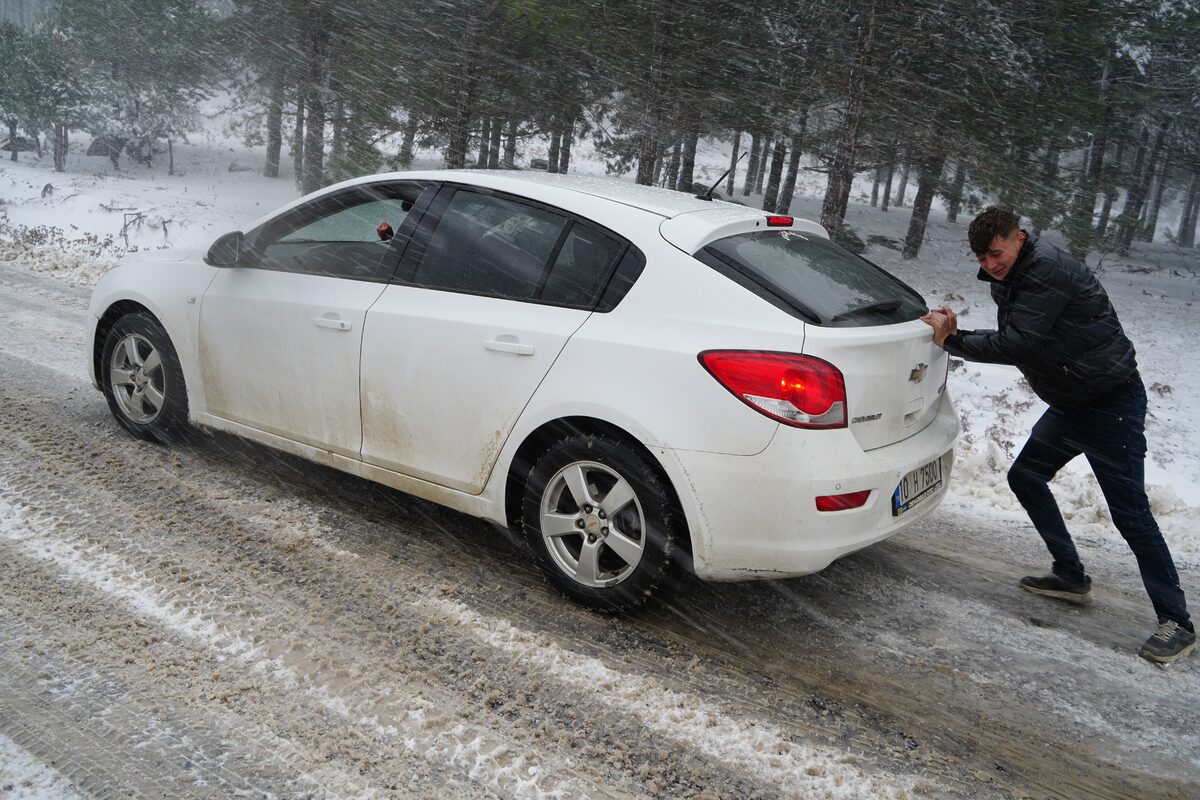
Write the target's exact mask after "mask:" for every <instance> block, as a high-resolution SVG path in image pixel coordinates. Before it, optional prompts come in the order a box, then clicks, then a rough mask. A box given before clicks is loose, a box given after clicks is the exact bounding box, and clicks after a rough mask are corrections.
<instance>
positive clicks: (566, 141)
mask: <svg viewBox="0 0 1200 800" xmlns="http://www.w3.org/2000/svg"><path fill="white" fill-rule="evenodd" d="M574 142H575V118H574V117H572V118H571V119H569V120H568V121H567V123H566V124H565V126H564V127H563V131H562V144H560V145H559V147H558V171H559V172H560V173H562V174H563V175H566V174H567V169H568V168H569V167H570V166H571V145H572V144H574Z"/></svg>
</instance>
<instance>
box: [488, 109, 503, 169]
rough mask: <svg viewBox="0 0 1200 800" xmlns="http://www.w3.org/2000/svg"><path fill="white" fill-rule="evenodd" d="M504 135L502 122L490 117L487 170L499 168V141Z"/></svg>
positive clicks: (498, 118)
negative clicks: (490, 129) (490, 128)
mask: <svg viewBox="0 0 1200 800" xmlns="http://www.w3.org/2000/svg"><path fill="white" fill-rule="evenodd" d="M503 133H504V120H503V119H501V118H500V117H492V136H491V139H490V140H489V141H488V160H487V166H488V169H499V168H500V139H501V137H502V135H503Z"/></svg>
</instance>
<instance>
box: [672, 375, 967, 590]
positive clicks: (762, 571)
mask: <svg viewBox="0 0 1200 800" xmlns="http://www.w3.org/2000/svg"><path fill="white" fill-rule="evenodd" d="M958 433H959V421H958V415H957V414H956V412H955V410H954V406H953V404H952V403H951V402H950V399H949V396H948V395H944V396H943V398H942V400H941V403H940V407H939V409H938V412H937V415H936V416H935V417H934V419H933V421H932V422H931V423H930V424H929V425H927V426H926V427H925V428H924V429H923V430H922V431H921V432H920V433H917V434H916V435H914V436H911V437H909V438H908V439H905V440H903V441H900V442H897V443H895V444H891V445H887V446H886V447H880V448H876V449H873V450H870V451H866V452H864V451H863V450H862V449H861V448H860V447H859V446H858V444H857V442H856V441H855V439H854V436H853V435H852V434H851V433H850V432H849V431H848V430H845V429H841V430H832V431H803V430H797V429H794V428H787V427H782V426H781V427H780V429H779V431H778V432H777V433H776V435H775V437H774V439H772V441H771V444H770V445H769V446H768V447H767V448H766V449H765V450H763V451H762V452H761V453H758V454H757V455H753V456H729V455H720V454H716V453H701V452H695V451H680V450H677V451H674V453H673V455H674V456H675V457H676V459H677V463H678V464H679V465H680V467H681V468H682V470H683V472H684V473H685V476H686V481H687V484H686V485H687V487H688V489H689V490H690V492H689V494H690V495H691V502H692V508H691V509H690V510H689V511H690V512H691V513H689V514H688V518H689V522H690V523H691V524H692V539H693V551H694V564H695V570H696V574H697V575H699V576H700V577H701V578H705V579H707V580H745V579H753V578H779V577H788V576H794V575H806V574H809V573H812V572H817V571H819V570H821V569H824V568H825V567H826V566H828V565H829V564H830V563H831V562H832V561H833V560H834V559H837V558H840V557H841V556H844V555H847V554H848V553H852V552H854V551H855V550H860V549H862V548H864V547H866V546H868V545H871V544H874V543H875V542H878V541H882V540H883V539H886V538H888V537H889V536H893V535H895V534H896V533H899V532H900V531H901V530H903V529H904V528H906V527H908V526H909V525H912V524H913V523H916V522H919V521H920V520H922V519H923V518H925V517H927V516H928V515H929V514H930V512H932V511H933V509H934V508H935V507H937V505H938V504H939V503H940V502H941V499H942V498H943V497H944V496H945V494H946V490H947V488H948V487H949V484H950V472H951V468H952V466H953V461H954V442H955V440H956V439H957V437H958ZM936 458H941V460H942V474H943V481H942V486H941V487H940V488H939V489H938V490H936V491H935V492H934V493H933V494H931V495H930V496H929V497H928V498H927V499H925V500H924V501H923V502H921V503H920V504H919V505H917V506H915V507H914V508H912V509H910V510H909V511H907V512H905V513H903V514H902V515H901V516H899V517H895V516H893V515H892V504H891V498H892V493H893V491H894V490H895V488H896V485H897V483H899V481H900V479H901V478H902V477H903V476H904V475H905V474H906V473H907V472H909V471H910V470H913V469H915V468H917V467H919V466H921V465H923V464H926V463H929V462H930V461H933V460H934V459H936ZM867 489H869V490H871V494H870V496H869V497H868V499H867V502H866V504H865V505H864V506H862V507H860V508H854V509H847V510H843V511H832V512H821V511H817V508H816V497H818V496H820V495H833V494H845V493H849V492H856V491H862V490H867ZM680 494H681V495H684V494H685V493H684V492H680ZM681 499H683V500H684V502H685V503H686V502H687V500H686V499H684V498H682V497H681Z"/></svg>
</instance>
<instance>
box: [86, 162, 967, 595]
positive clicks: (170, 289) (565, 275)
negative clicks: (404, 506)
mask: <svg viewBox="0 0 1200 800" xmlns="http://www.w3.org/2000/svg"><path fill="white" fill-rule="evenodd" d="M925 311H926V306H925V303H924V301H923V300H922V298H921V296H920V295H919V294H917V293H916V292H915V291H913V290H912V289H910V288H909V287H908V286H906V285H905V284H904V283H902V282H901V281H899V280H898V279H896V278H895V277H893V276H891V275H889V274H888V273H886V272H885V271H883V270H881V269H879V268H878V267H876V266H874V265H873V264H871V263H870V262H868V261H866V260H864V259H862V258H860V257H858V256H856V255H853V254H851V253H849V252H847V251H846V250H843V249H842V248H840V247H839V246H837V245H836V244H834V243H832V242H831V241H830V240H829V237H828V235H827V234H826V232H825V230H824V229H822V228H821V227H820V226H819V225H816V224H814V223H811V222H806V221H804V220H800V219H794V218H792V217H788V216H773V215H768V214H766V213H764V212H761V211H755V210H752V209H749V208H745V207H742V206H739V205H735V204H731V203H725V202H722V201H719V200H716V201H714V200H710V199H705V198H704V197H693V196H690V195H687V194H681V193H677V192H672V191H667V190H662V189H654V188H649V187H644V186H637V185H630V184H627V183H623V182H619V181H615V180H608V179H598V178H583V177H568V176H563V175H547V174H534V173H523V172H482V171H475V170H471V171H459V172H449V171H430V172H407V173H392V174H387V175H374V176H370V177H365V178H358V179H355V180H351V181H347V182H345V183H341V184H338V185H336V186H331V187H329V188H327V189H324V190H321V191H319V192H317V193H315V194H312V195H309V196H307V197H303V198H301V199H299V200H297V201H296V202H294V203H292V204H291V205H289V206H286V207H285V208H283V209H281V210H279V211H277V212H275V213H273V214H271V215H269V216H267V217H266V218H264V219H262V220H260V221H258V222H257V223H256V224H255V225H253V226H252V227H251V228H250V229H249V230H248V231H247V232H246V233H242V232H234V233H230V234H226V235H225V236H222V237H221V238H220V239H218V240H217V241H216V242H215V243H214V244H213V246H212V247H211V248H210V249H209V250H208V252H207V254H206V255H204V256H203V257H201V256H200V254H196V255H194V256H189V255H183V256H182V257H180V256H178V255H176V256H174V257H168V258H162V259H159V260H156V261H131V262H128V263H124V264H122V265H120V266H118V267H116V268H114V269H112V270H111V271H109V272H108V273H107V274H106V275H105V276H104V277H103V278H102V279H101V280H100V282H99V283H98V285H97V286H96V289H95V292H94V293H93V296H92V301H91V341H90V350H89V359H88V361H89V365H90V369H91V373H92V376H93V381H94V383H95V385H96V387H97V388H99V389H100V390H102V391H103V392H104V394H105V397H106V398H107V401H108V405H109V408H110V409H111V411H112V413H113V416H114V417H115V418H116V420H117V421H118V422H119V423H120V424H121V425H122V426H124V427H125V428H126V429H127V430H128V431H129V432H130V433H132V434H133V435H135V436H138V437H141V438H144V439H150V440H157V441H168V440H170V439H171V438H172V436H173V435H175V434H178V433H179V432H181V431H182V430H183V429H185V428H186V427H187V426H189V425H194V426H199V427H202V428H208V429H216V430H222V431H228V432H231V433H234V434H236V435H238V436H242V437H245V438H247V439H252V440H255V441H257V442H261V443H263V444H266V445H268V446H270V447H274V448H278V449H280V450H283V451H287V452H289V453H293V454H295V455H298V456H300V457H302V458H306V459H310V460H312V461H316V462H319V463H321V464H325V465H328V466H331V467H335V468H337V469H341V470H345V471H347V472H350V473H353V474H355V475H359V476H362V477H364V478H368V479H370V480H373V481H378V482H380V483H384V484H387V485H389V486H392V487H395V488H398V489H400V490H402V491H405V492H410V493H412V494H415V495H419V496H420V497H424V498H427V499H430V500H433V501H435V502H438V503H441V504H444V505H446V506H449V507H451V508H455V509H458V510H460V511H463V512H466V513H468V514H473V515H475V516H478V517H483V518H485V519H488V520H492V521H494V522H496V523H498V524H500V525H503V526H507V527H509V528H511V529H512V530H514V531H516V532H519V533H520V534H521V535H522V536H524V537H525V539H526V541H527V542H528V544H529V548H530V551H531V553H532V556H533V558H534V559H535V560H536V562H537V564H538V565H539V566H540V568H541V569H542V570H543V572H544V573H545V575H546V576H547V578H548V579H549V581H550V582H551V583H552V584H554V585H555V586H557V587H558V588H559V589H560V590H562V591H563V592H565V593H566V594H567V595H569V596H571V597H573V598H575V599H576V600H579V601H581V602H583V603H586V604H588V605H591V606H595V607H600V608H610V609H622V608H628V607H631V606H633V605H636V604H637V603H640V602H642V601H643V600H644V599H645V598H646V597H648V596H649V595H650V593H651V591H652V590H653V589H654V588H655V586H656V585H657V584H658V583H659V581H660V579H661V578H662V576H663V574H664V572H665V571H666V570H668V569H669V568H671V565H672V564H673V563H682V564H685V565H686V566H687V567H688V568H690V569H692V570H694V571H695V573H696V574H697V575H698V576H700V577H701V578H705V579H710V580H739V579H745V578H773V577H784V576H794V575H803V574H806V573H812V572H815V571H818V570H820V569H823V568H824V567H825V566H827V565H828V564H829V563H830V562H831V561H833V560H834V559H836V558H838V557H840V556H843V555H845V554H847V553H850V552H853V551H855V550H858V549H860V548H862V547H865V546H867V545H869V544H871V543H873V542H877V541H880V540H882V539H885V538H887V537H889V536H891V535H893V534H895V533H897V532H898V531H900V530H901V529H902V528H904V527H905V526H908V525H911V524H912V523H914V522H916V521H918V520H920V519H922V518H923V517H925V516H926V515H928V514H929V513H930V511H931V510H932V509H933V508H934V507H935V506H936V505H937V503H938V502H939V501H940V500H941V498H942V496H943V495H944V494H945V492H946V488H947V485H948V483H949V478H950V468H951V464H952V461H953V446H954V442H955V438H956V437H957V435H958V431H959V424H958V418H957V416H956V414H955V411H954V408H953V406H952V404H951V401H950V398H949V397H948V395H947V393H946V372H947V360H946V355H945V354H944V353H943V352H942V351H941V350H940V349H938V348H937V347H936V346H935V345H934V344H933V342H932V338H931V332H930V328H929V327H928V326H927V325H925V324H924V323H922V322H920V321H919V319H918V318H919V317H920V316H921V315H922V314H923V313H925Z"/></svg>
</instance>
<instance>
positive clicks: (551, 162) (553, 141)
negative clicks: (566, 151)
mask: <svg viewBox="0 0 1200 800" xmlns="http://www.w3.org/2000/svg"><path fill="white" fill-rule="evenodd" d="M561 145H562V132H561V131H559V130H558V129H557V128H555V129H554V130H552V131H550V152H549V153H547V154H546V171H547V172H558V149H559V147H560V146H561Z"/></svg>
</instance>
